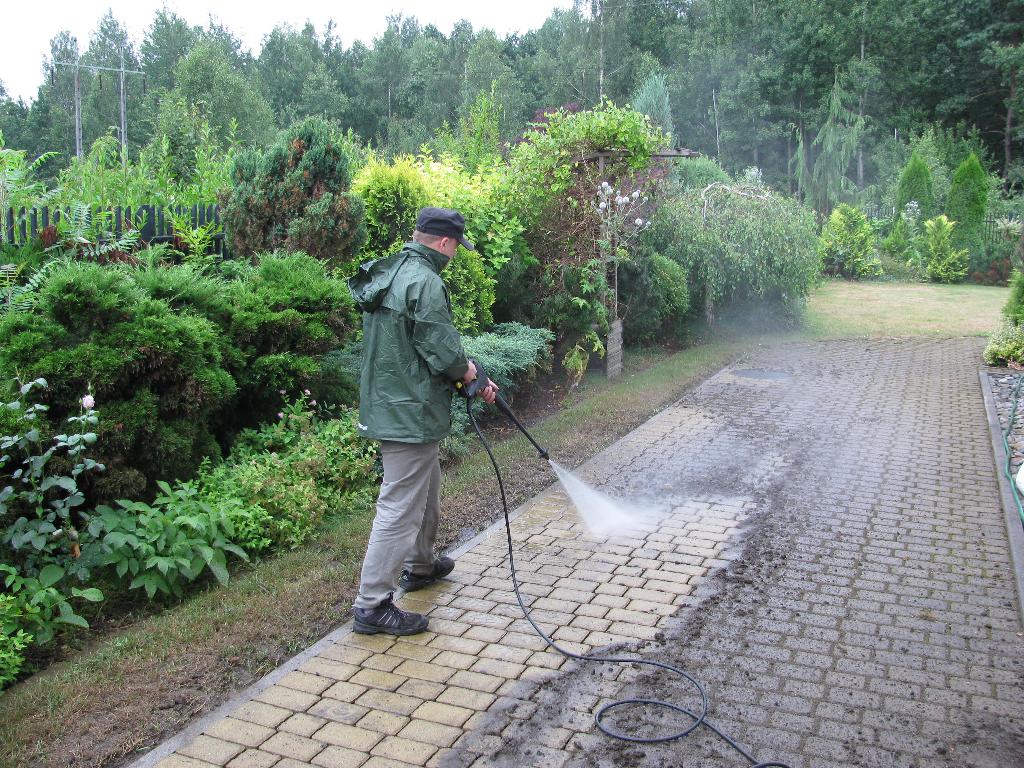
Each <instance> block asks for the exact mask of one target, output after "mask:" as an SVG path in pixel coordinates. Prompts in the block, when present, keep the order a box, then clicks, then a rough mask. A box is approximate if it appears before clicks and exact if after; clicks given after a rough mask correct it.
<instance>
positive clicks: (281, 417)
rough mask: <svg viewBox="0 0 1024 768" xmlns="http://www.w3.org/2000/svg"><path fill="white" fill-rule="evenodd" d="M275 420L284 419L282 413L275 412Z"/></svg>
mask: <svg viewBox="0 0 1024 768" xmlns="http://www.w3.org/2000/svg"><path fill="white" fill-rule="evenodd" d="M277 418H279V419H283V418H284V414H283V413H281V412H280V411H278V412H277Z"/></svg>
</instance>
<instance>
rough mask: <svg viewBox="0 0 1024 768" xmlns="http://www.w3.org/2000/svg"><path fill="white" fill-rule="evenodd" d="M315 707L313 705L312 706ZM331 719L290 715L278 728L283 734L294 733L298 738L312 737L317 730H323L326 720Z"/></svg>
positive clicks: (308, 715) (301, 714) (306, 715)
mask: <svg viewBox="0 0 1024 768" xmlns="http://www.w3.org/2000/svg"><path fill="white" fill-rule="evenodd" d="M313 706H314V707H315V706H316V705H315V704H314V705H313ZM331 719H332V718H324V717H318V716H315V715H311V714H309V713H305V714H304V713H299V714H296V715H292V716H291V717H289V718H288V719H287V720H285V721H284V722H283V723H281V725H280V726H278V727H279V728H280V729H281V730H282V731H284V732H285V733H294V734H297V735H299V736H312V735H313V734H314V733H316V732H317V731H318V730H320V729H321V728H323V727H324V726H325V725H326V724H327V722H328V720H331Z"/></svg>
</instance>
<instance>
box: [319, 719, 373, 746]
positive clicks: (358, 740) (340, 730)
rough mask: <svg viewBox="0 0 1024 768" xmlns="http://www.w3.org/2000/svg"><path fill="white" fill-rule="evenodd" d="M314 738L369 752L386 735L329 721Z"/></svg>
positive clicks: (326, 742)
mask: <svg viewBox="0 0 1024 768" xmlns="http://www.w3.org/2000/svg"><path fill="white" fill-rule="evenodd" d="M313 738H314V739H316V740H317V741H318V742H324V743H325V744H333V745H334V746H338V747H345V748H346V749H353V750H356V751H358V752H369V751H370V749H371V748H372V747H373V746H374V745H375V744H377V743H378V742H380V740H381V739H382V738H384V735H383V734H381V733H378V732H376V731H369V730H366V729H365V728H359V727H357V726H352V725H345V724H344V723H328V724H327V725H325V726H324V727H323V728H321V729H320V730H319V731H317V732H316V733H315V734H313Z"/></svg>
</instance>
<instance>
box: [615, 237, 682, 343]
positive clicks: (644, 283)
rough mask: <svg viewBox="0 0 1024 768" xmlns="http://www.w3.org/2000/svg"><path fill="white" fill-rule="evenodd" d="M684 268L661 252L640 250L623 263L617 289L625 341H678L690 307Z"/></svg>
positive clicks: (680, 338)
mask: <svg viewBox="0 0 1024 768" xmlns="http://www.w3.org/2000/svg"><path fill="white" fill-rule="evenodd" d="M688 280H689V276H688V274H687V272H686V270H685V269H684V268H683V267H682V266H681V265H680V264H678V263H676V262H674V261H672V259H670V258H667V257H666V256H662V255H661V254H660V253H657V252H651V253H643V254H640V255H638V257H637V258H636V259H635V260H633V261H632V262H627V263H626V264H624V265H623V269H622V271H621V273H620V275H619V291H620V292H621V294H622V299H623V303H624V305H625V309H624V311H623V317H624V320H623V337H624V339H625V341H626V343H627V344H642V343H652V342H659V341H668V340H672V341H680V340H682V338H683V337H684V336H685V333H686V317H687V314H688V312H689V309H690V291H689V286H688Z"/></svg>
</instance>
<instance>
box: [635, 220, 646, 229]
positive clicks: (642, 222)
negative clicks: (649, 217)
mask: <svg viewBox="0 0 1024 768" xmlns="http://www.w3.org/2000/svg"><path fill="white" fill-rule="evenodd" d="M643 224H644V220H643V219H637V220H636V225H637V226H638V227H642V226H643Z"/></svg>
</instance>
